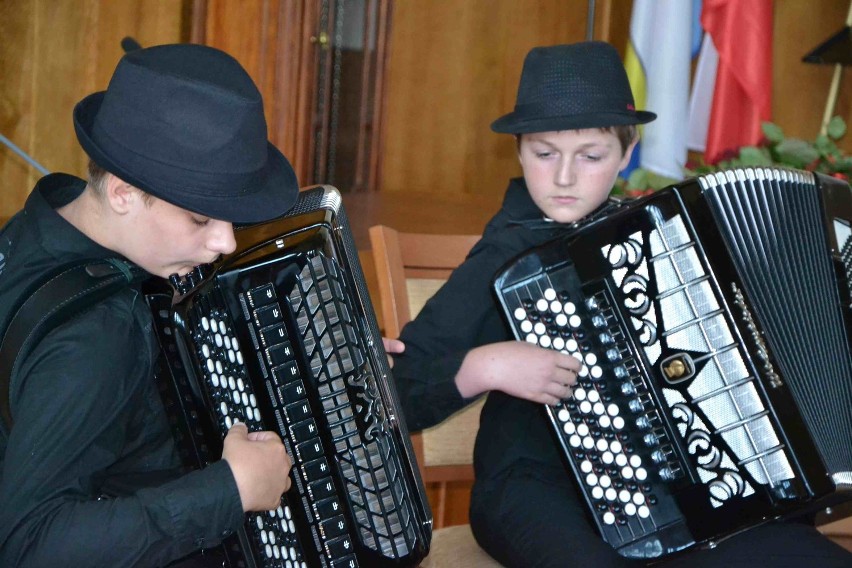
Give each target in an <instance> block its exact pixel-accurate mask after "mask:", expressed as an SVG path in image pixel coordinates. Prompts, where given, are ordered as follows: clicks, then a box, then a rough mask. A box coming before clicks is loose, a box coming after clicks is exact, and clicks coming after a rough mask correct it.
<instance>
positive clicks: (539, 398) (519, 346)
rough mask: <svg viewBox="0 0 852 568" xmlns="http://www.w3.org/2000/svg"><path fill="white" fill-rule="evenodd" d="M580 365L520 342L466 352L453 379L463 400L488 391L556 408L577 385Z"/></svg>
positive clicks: (564, 355) (499, 344) (556, 352)
mask: <svg viewBox="0 0 852 568" xmlns="http://www.w3.org/2000/svg"><path fill="white" fill-rule="evenodd" d="M579 370H580V361H578V360H577V359H576V358H575V357H573V356H571V355H567V354H565V353H560V352H559V351H554V350H552V349H543V348H541V347H538V346H536V345H532V344H531V343H525V342H521V341H503V342H500V343H492V344H490V345H483V346H481V347H477V348H475V349H472V350H471V351H470V352H468V354H467V356H466V357H465V359H464V361H463V362H462V366H461V368H460V369H459V372H458V374H457V375H456V386H457V387H458V389H459V392H460V393H461V395H462V396H464V397H465V398H469V397H472V396H476V395H478V394H480V393H482V392H485V391H489V390H499V391H503V392H505V393H506V394H510V395H512V396H515V397H518V398H523V399H526V400H530V401H532V402H539V403H542V404H550V405H554V404H557V403H558V402H559V401H560V400H562V399H565V398H568V397H569V396H571V393H572V392H573V386H574V385H575V384H577V372H578V371H579Z"/></svg>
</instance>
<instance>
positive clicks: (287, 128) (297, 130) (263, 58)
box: [193, 0, 319, 185]
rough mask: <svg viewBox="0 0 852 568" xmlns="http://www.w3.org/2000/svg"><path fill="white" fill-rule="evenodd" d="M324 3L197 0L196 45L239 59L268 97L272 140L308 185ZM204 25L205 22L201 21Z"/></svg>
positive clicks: (195, 9)
mask: <svg viewBox="0 0 852 568" xmlns="http://www.w3.org/2000/svg"><path fill="white" fill-rule="evenodd" d="M318 10H319V2H317V1H315V0H241V1H239V2H235V1H233V0H195V2H194V12H195V19H196V26H195V27H196V28H197V29H198V31H197V32H196V33H195V37H193V40H194V41H196V42H198V43H204V44H205V45H210V46H213V47H216V48H219V49H221V50H224V51H226V52H228V53H230V54H231V55H232V56H234V57H235V58H236V59H237V60H238V61H239V62H240V63H241V64H242V65H243V66H244V67H245V68H246V70H247V71H248V73H249V74H250V75H251V76H252V78H253V79H254V81H255V83H257V86H258V89H259V90H260V92H261V94H262V95H263V101H264V110H265V112H266V121H267V124H268V127H269V139H270V141H271V142H272V143H273V144H275V145H276V146H277V147H278V149H280V150H281V151H282V152H283V153H284V155H285V156H287V158H288V159H289V160H290V162H291V163H292V165H293V167H294V169H295V170H296V175H297V177H298V179H299V180H300V182H302V184H303V185H304V184H305V183H309V182H310V179H311V167H312V163H313V157H314V154H313V145H312V144H311V140H310V137H311V132H312V127H313V107H314V94H315V93H314V91H315V83H316V73H317V61H318V60H317V58H318V54H319V51H318V48H317V46H316V45H315V44H314V43H311V41H310V37H311V36H312V35H315V34H316V33H317V30H316V28H317V21H318ZM199 19H201V20H202V21H198V20H199Z"/></svg>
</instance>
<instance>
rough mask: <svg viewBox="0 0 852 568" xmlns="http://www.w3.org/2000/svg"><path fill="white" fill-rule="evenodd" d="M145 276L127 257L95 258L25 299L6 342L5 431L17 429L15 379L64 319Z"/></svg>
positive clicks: (2, 366)
mask: <svg viewBox="0 0 852 568" xmlns="http://www.w3.org/2000/svg"><path fill="white" fill-rule="evenodd" d="M145 275H146V274H145V272H144V271H143V270H142V269H141V268H139V267H137V266H135V265H131V264H130V263H128V262H126V261H124V260H120V259H115V258H111V259H100V260H90V261H86V262H83V263H81V264H75V265H71V266H69V267H66V268H65V269H63V270H61V271H60V272H59V273H58V274H56V275H54V276H53V277H51V278H49V279H48V280H47V281H46V282H44V283H43V284H41V285H40V286H39V287H38V288H37V289H36V290H35V292H33V293H32V294H30V295H29V296H28V297H27V298H26V299H24V300H23V303H21V304H20V307H19V308H18V309H17V311H15V315H14V316H12V318H11V320H9V325H8V327H7V328H6V332H5V334H4V335H3V337H2V342H0V433H3V434H4V435H6V436H8V434H9V430H10V429H11V428H12V414H11V409H10V407H9V396H10V393H9V389H10V387H11V384H12V377H13V376H14V373H15V371H16V370H17V366H18V364H19V363H20V362H21V361H22V360H23V359H24V358H25V357H26V356H27V355H29V354H30V353H31V352H32V350H33V349H34V348H35V346H36V345H37V344H38V342H39V341H41V340H42V339H43V338H44V336H45V335H47V334H48V332H50V331H51V330H52V329H54V328H55V327H56V326H58V325H60V324H61V323H62V322H64V321H66V320H68V319H70V318H71V317H73V316H74V315H76V314H79V313H80V312H82V311H83V310H85V309H86V308H88V307H89V306H92V305H94V304H96V303H97V302H99V301H101V300H103V299H105V298H107V297H108V296H111V295H112V294H114V293H116V292H118V291H119V290H121V289H122V288H124V287H125V286H127V285H128V284H130V283H132V282H134V281H138V280H141V279H142V278H143V277H144V276H145Z"/></svg>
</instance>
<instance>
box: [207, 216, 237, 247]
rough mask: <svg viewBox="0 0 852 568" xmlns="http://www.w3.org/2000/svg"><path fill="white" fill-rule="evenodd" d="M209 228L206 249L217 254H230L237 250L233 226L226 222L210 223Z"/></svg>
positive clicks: (212, 221)
mask: <svg viewBox="0 0 852 568" xmlns="http://www.w3.org/2000/svg"><path fill="white" fill-rule="evenodd" d="M210 222H211V224H213V226H212V227H211V231H210V236H209V239H208V245H207V246H208V247H209V248H210V250H212V251H213V252H216V253H219V254H231V253H232V252H234V250H236V248H237V240H236V238H235V237H234V225H233V224H232V223H228V222H227V221H218V220H211V221H210Z"/></svg>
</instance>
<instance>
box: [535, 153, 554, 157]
mask: <svg viewBox="0 0 852 568" xmlns="http://www.w3.org/2000/svg"><path fill="white" fill-rule="evenodd" d="M552 155H553V152H536V153H535V156H536V158H547V157H549V156H552Z"/></svg>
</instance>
